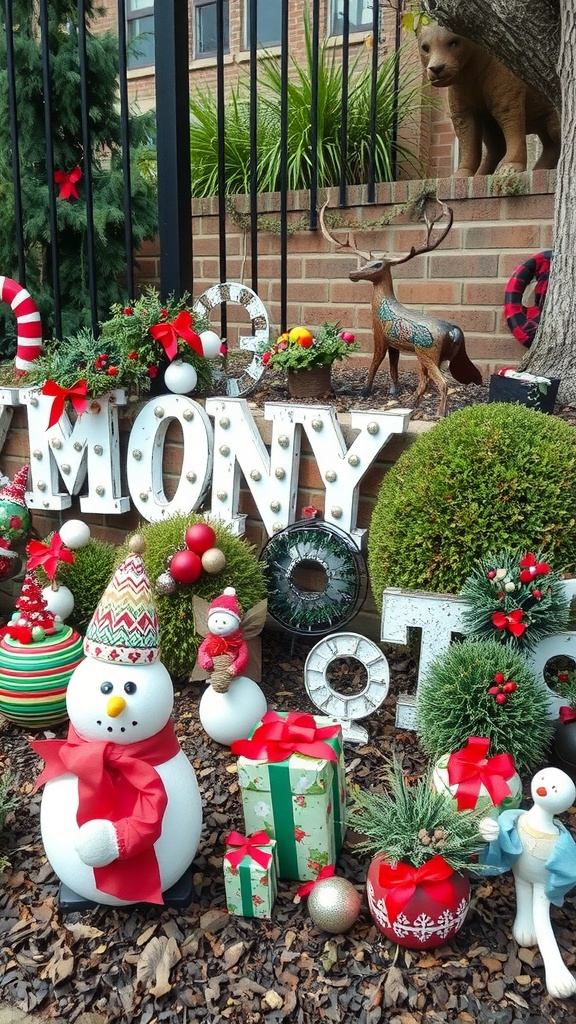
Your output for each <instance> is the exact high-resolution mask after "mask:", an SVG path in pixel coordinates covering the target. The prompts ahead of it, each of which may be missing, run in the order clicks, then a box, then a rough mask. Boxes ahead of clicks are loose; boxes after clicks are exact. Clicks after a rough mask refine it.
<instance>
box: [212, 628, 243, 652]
mask: <svg viewBox="0 0 576 1024" xmlns="http://www.w3.org/2000/svg"><path fill="white" fill-rule="evenodd" d="M243 644H244V634H243V633H242V630H240V629H237V630H236V631H235V632H234V633H228V635H227V636H219V635H218V634H216V633H207V634H206V638H205V640H204V642H203V644H202V649H203V650H204V652H205V653H206V654H208V655H210V657H211V658H216V657H218V655H222V654H229V655H230V657H231V658H233V659H235V658H236V656H237V654H238V652H239V650H240V648H241V647H242V646H243Z"/></svg>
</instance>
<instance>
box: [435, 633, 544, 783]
mask: <svg viewBox="0 0 576 1024" xmlns="http://www.w3.org/2000/svg"><path fill="white" fill-rule="evenodd" d="M500 676H502V677H503V686H497V685H495V677H497V678H498V679H500ZM508 682H513V683H515V684H516V685H515V688H514V689H511V688H510V687H508V686H507V685H506V684H507V683H508ZM490 690H493V691H494V690H496V691H498V692H497V693H494V692H492V693H491V692H490ZM502 698H504V699H502ZM552 728H553V727H552V721H551V719H550V718H549V701H548V694H547V692H546V690H545V688H544V686H543V685H542V684H541V683H540V682H539V681H538V680H537V679H536V676H535V675H534V673H533V672H531V670H530V669H529V668H528V666H527V664H526V662H525V660H524V658H523V657H522V655H521V654H518V653H517V652H516V651H513V650H512V649H511V648H510V647H509V646H508V645H507V644H501V643H499V642H498V641H497V640H465V641H464V642H463V643H453V644H451V645H450V647H449V648H448V650H447V651H446V652H445V653H444V654H443V655H441V656H440V657H439V658H437V659H436V660H435V661H434V662H433V663H432V664H431V666H430V668H429V669H428V672H427V674H426V676H425V678H424V679H423V681H422V682H421V683H420V686H419V687H418V693H417V697H416V730H417V733H418V738H419V739H420V742H421V744H422V747H423V748H424V750H425V751H426V753H427V754H429V755H430V757H431V759H432V760H433V761H436V760H438V758H439V757H441V756H442V755H443V754H451V753H453V752H454V751H456V750H461V749H462V747H464V746H465V745H466V742H467V740H468V738H469V737H470V736H486V737H488V738H489V739H490V756H492V755H494V754H511V755H512V757H513V758H514V763H515V765H516V770H517V771H518V773H519V774H522V773H523V772H524V771H529V770H533V769H535V768H536V767H538V765H540V764H541V763H542V759H543V758H544V756H545V754H546V751H547V748H548V746H549V744H550V741H551V739H552Z"/></svg>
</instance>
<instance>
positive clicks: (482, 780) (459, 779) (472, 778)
mask: <svg viewBox="0 0 576 1024" xmlns="http://www.w3.org/2000/svg"><path fill="white" fill-rule="evenodd" d="M489 746H490V740H489V739H487V738H486V737H484V736H470V738H469V739H468V741H467V744H466V746H465V747H463V748H462V750H457V751H456V752H455V753H454V754H451V755H450V757H449V759H448V764H447V769H448V782H449V784H450V785H451V786H457V787H458V789H457V790H456V793H455V796H456V803H457V805H458V810H459V811H469V810H472V809H473V808H474V807H475V806H476V802H477V800H478V794H479V793H480V787H481V786H484V787H485V788H486V790H487V791H488V794H489V796H490V799H491V801H492V803H493V804H494V806H495V807H498V804H501V803H502V801H503V800H504V799H505V798H506V797H507V796H510V793H511V790H510V786H509V785H508V783H507V782H505V779H510V778H511V777H512V776H513V775H514V772H515V770H516V769H515V767H514V761H513V759H512V757H511V756H510V754H495V755H494V757H489V758H487V757H486V755H487V753H488V748H489Z"/></svg>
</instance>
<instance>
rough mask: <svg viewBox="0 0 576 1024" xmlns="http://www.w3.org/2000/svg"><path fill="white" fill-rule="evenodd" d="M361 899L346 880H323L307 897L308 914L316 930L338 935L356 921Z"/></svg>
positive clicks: (335, 878) (334, 878)
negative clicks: (320, 929)
mask: <svg viewBox="0 0 576 1024" xmlns="http://www.w3.org/2000/svg"><path fill="white" fill-rule="evenodd" d="M361 908H362V897H361V895H360V893H359V892H358V891H357V890H356V889H355V888H354V886H353V885H352V882H349V881H348V880H347V879H346V878H337V877H336V876H334V877H333V878H323V879H322V881H321V882H317V883H316V885H315V886H314V888H313V889H312V892H311V893H310V895H309V896H308V913H309V914H310V917H311V918H312V921H313V922H314V924H315V925H316V927H317V928H322V930H323V931H325V932H333V933H334V934H337V935H340V934H341V933H342V932H346V931H348V929H349V928H351V927H352V925H353V924H354V922H355V921H357V919H358V916H359V914H360V910H361Z"/></svg>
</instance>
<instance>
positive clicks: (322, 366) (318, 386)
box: [262, 323, 358, 398]
mask: <svg viewBox="0 0 576 1024" xmlns="http://www.w3.org/2000/svg"><path fill="white" fill-rule="evenodd" d="M357 348H358V344H357V343H356V341H355V339H354V335H353V334H352V333H351V332H350V331H341V330H340V325H339V324H337V323H323V324H322V325H321V326H320V327H318V328H316V330H315V331H312V330H309V329H308V328H307V327H293V328H292V330H290V331H286V332H285V333H284V334H281V335H280V337H279V338H278V340H277V341H276V342H275V343H274V344H273V345H272V346H271V347H269V348H267V349H265V351H264V352H263V353H262V362H263V364H264V366H265V367H271V368H273V369H275V370H277V369H279V370H286V372H287V384H288V391H289V393H290V395H291V396H292V398H312V397H318V395H322V394H325V393H326V392H327V391H330V387H331V367H332V364H333V363H335V362H336V360H337V359H345V358H346V356H349V355H350V353H351V352H353V351H355V350H356V349H357Z"/></svg>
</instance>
